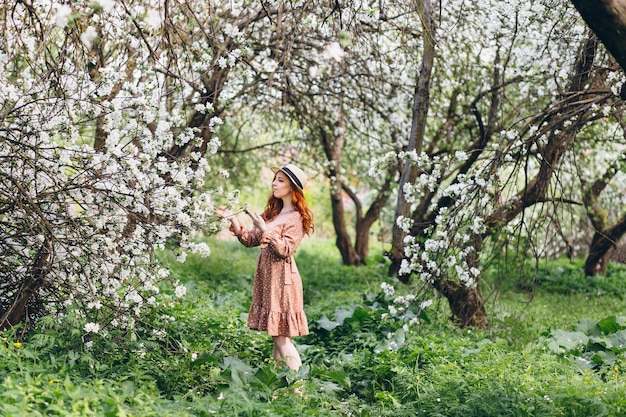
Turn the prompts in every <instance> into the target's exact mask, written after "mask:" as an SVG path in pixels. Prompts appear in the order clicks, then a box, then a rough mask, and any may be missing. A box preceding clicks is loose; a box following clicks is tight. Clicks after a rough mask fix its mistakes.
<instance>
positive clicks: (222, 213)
mask: <svg viewBox="0 0 626 417" xmlns="http://www.w3.org/2000/svg"><path fill="white" fill-rule="evenodd" d="M213 212H214V213H215V214H216V215H217V216H218V217H221V218H222V219H228V218H230V217H233V212H232V210H230V209H227V208H226V207H220V208H215V209H213Z"/></svg>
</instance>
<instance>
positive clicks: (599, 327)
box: [547, 316, 626, 372]
mask: <svg viewBox="0 0 626 417" xmlns="http://www.w3.org/2000/svg"><path fill="white" fill-rule="evenodd" d="M547 343H548V348H549V349H550V350H552V351H553V352H555V353H557V354H559V355H562V356H566V357H571V358H573V359H574V360H575V362H576V363H577V364H578V365H579V366H581V367H585V368H597V367H598V366H600V365H614V364H615V363H616V362H617V361H618V359H620V360H622V361H623V360H624V359H626V354H624V352H626V321H625V320H624V318H621V319H618V318H616V317H615V316H609V317H606V318H605V319H602V320H600V321H595V320H593V319H590V318H585V319H581V320H580V321H579V322H578V324H577V325H576V327H575V329H574V331H565V330H560V329H553V330H551V331H550V332H549V334H548V337H547ZM614 369H615V371H616V372H617V371H618V370H619V367H616V368H614Z"/></svg>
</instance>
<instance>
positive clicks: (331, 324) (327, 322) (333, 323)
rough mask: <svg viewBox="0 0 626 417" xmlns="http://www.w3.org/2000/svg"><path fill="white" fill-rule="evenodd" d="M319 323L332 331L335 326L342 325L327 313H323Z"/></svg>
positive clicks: (323, 327)
mask: <svg viewBox="0 0 626 417" xmlns="http://www.w3.org/2000/svg"><path fill="white" fill-rule="evenodd" d="M317 324H319V326H320V327H321V328H322V329H324V330H328V331H331V330H333V329H334V328H335V327H337V326H340V323H338V322H336V321H332V320H330V319H329V318H328V317H327V316H326V314H324V315H322V317H321V318H320V319H319V320H318V321H317Z"/></svg>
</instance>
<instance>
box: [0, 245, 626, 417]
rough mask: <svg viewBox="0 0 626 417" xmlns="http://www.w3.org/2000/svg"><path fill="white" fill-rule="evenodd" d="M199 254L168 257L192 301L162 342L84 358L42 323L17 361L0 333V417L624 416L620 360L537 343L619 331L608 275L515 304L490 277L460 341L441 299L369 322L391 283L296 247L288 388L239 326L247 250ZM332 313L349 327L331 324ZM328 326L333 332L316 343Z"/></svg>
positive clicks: (110, 347) (615, 281)
mask: <svg viewBox="0 0 626 417" xmlns="http://www.w3.org/2000/svg"><path fill="white" fill-rule="evenodd" d="M210 245H211V247H212V251H213V253H212V255H211V256H210V257H209V258H205V259H201V258H197V257H189V259H188V260H187V262H186V263H185V264H179V263H177V262H176V261H175V260H174V258H173V257H171V256H168V255H167V254H164V255H163V256H164V259H165V260H166V261H167V262H168V263H169V264H170V265H171V270H172V274H173V275H174V276H175V277H177V278H179V279H181V280H182V281H183V282H185V283H186V285H187V286H188V295H187V296H186V297H185V299H184V301H183V302H182V303H180V304H179V305H176V306H175V307H172V308H171V309H169V310H168V311H167V312H166V313H167V314H169V315H170V316H172V317H175V320H174V321H171V322H167V324H166V327H167V330H168V333H169V335H170V338H169V339H168V340H167V341H165V342H164V341H159V340H155V339H152V338H150V337H148V336H145V335H144V336H140V337H139V339H138V340H136V341H135V342H133V343H134V344H132V343H131V344H119V345H116V344H115V343H114V342H110V343H109V344H106V343H103V344H102V345H98V348H97V349H96V348H94V349H93V350H92V351H88V350H85V349H84V348H83V345H82V341H81V334H80V331H77V330H74V331H68V329H67V328H58V327H55V326H54V323H53V322H52V321H45V322H44V324H45V325H46V330H39V331H37V332H35V333H32V334H30V335H28V336H27V337H26V338H25V340H24V341H23V344H22V345H19V343H18V345H15V343H16V342H17V341H18V340H19V339H20V333H19V331H20V329H14V330H12V331H7V332H4V333H0V381H2V390H0V415H1V416H27V415H28V416H30V415H33V416H37V415H46V416H48V415H56V416H83V415H104V416H150V415H160V416H169V415H176V416H212V415H220V416H307V415H310V416H396V417H399V416H422V415H423V416H463V417H469V416H616V417H617V416H622V415H626V384H625V383H624V374H623V372H624V369H626V364H625V363H624V362H625V360H624V356H623V354H620V355H618V359H617V361H615V362H613V363H611V364H610V365H606V364H602V365H600V366H597V367H596V368H594V369H584V368H582V367H579V366H577V364H576V361H574V360H572V359H571V358H569V357H567V356H564V355H558V354H555V353H553V352H552V351H551V350H550V349H549V348H548V347H547V343H546V339H547V336H546V335H548V334H549V332H550V331H551V330H552V329H563V330H573V329H574V327H575V326H576V324H577V323H578V321H579V320H580V319H581V318H585V317H589V318H592V319H594V320H601V319H603V318H605V317H608V316H624V315H626V311H624V304H623V300H622V294H623V293H624V292H625V291H626V289H625V288H624V283H626V273H624V270H623V269H620V268H619V267H615V268H614V269H612V270H610V274H609V275H607V278H605V279H601V278H600V279H598V278H596V279H594V280H595V281H589V280H587V281H586V278H585V277H584V276H583V275H582V274H581V273H580V271H579V268H578V266H579V265H580V264H576V263H574V264H572V265H574V266H570V263H569V261H567V262H565V261H559V262H557V263H556V264H549V265H541V266H540V267H539V269H538V271H537V273H536V274H535V275H536V276H533V277H531V278H527V279H526V281H527V282H530V281H532V282H533V288H532V290H531V289H529V288H528V286H524V291H522V290H520V289H519V288H520V287H519V286H518V285H516V282H517V281H516V280H515V279H512V278H509V277H508V275H507V276H504V278H505V279H504V280H503V277H502V274H503V272H502V271H496V272H494V271H490V272H489V271H488V272H487V273H485V274H484V283H483V287H482V288H481V289H482V292H483V295H484V296H485V298H486V307H487V310H488V315H489V321H490V327H489V328H488V329H486V330H477V329H458V328H457V327H455V326H454V325H453V324H452V323H451V322H450V321H449V310H448V307H447V303H446V301H445V300H443V299H441V298H440V297H436V298H435V302H434V303H433V305H432V306H431V307H430V308H429V309H428V310H427V317H428V319H429V321H428V320H422V321H421V324H420V325H419V326H418V327H414V328H412V329H411V330H410V331H409V332H407V333H405V332H404V330H402V328H401V325H400V324H398V323H396V322H394V321H391V320H381V319H380V314H381V313H382V312H383V311H384V309H385V308H386V307H385V301H384V300H383V299H382V298H381V297H380V284H381V283H382V282H391V280H390V279H388V278H387V277H386V265H385V264H384V263H383V262H382V260H381V259H371V260H370V262H369V264H368V266H366V267H359V268H356V267H345V266H342V265H341V259H340V257H339V255H338V253H337V252H336V250H335V249H334V247H333V244H332V242H329V241H324V240H321V239H306V240H305V241H304V243H303V245H302V246H301V247H300V249H299V250H298V253H297V254H296V260H297V263H298V267H299V269H300V272H301V274H302V276H303V282H304V288H305V304H306V305H305V309H306V312H307V315H308V318H309V324H310V327H311V334H310V335H308V336H306V337H301V338H297V343H298V346H299V349H300V350H301V353H302V357H303V360H304V366H303V368H302V370H301V371H300V372H299V373H298V374H295V373H293V372H291V371H288V370H286V369H283V368H280V367H277V366H276V365H275V364H274V363H273V361H271V360H270V359H269V358H270V357H271V352H272V343H271V339H270V338H269V337H268V336H267V335H265V334H263V333H260V332H254V331H251V330H248V329H247V328H246V325H245V317H246V313H247V310H248V307H249V302H250V301H249V300H250V294H251V288H252V278H253V274H254V267H255V262H256V256H257V254H258V252H257V250H256V249H246V248H243V247H242V246H241V245H239V244H238V242H235V241H232V240H229V241H218V240H211V242H210ZM506 274H508V273H506ZM506 274H505V275H506ZM511 274H512V273H511ZM511 276H512V275H511ZM502 281H503V282H502ZM498 282H501V283H500V284H497V283H498ZM396 287H397V293H398V294H407V293H409V292H410V291H412V290H413V289H412V288H411V287H407V286H403V285H401V284H396ZM338 309H339V310H342V311H344V312H347V313H346V315H345V316H346V317H345V319H343V320H337V317H336V316H335V313H336V311H337V310H338ZM323 316H325V317H327V318H328V319H329V320H331V321H333V320H337V322H338V323H339V322H341V324H340V325H337V326H336V327H335V328H333V329H332V330H326V328H325V327H324V326H323V325H321V324H320V323H319V322H318V320H320V319H321V318H322V317H323ZM390 342H394V343H395V345H394V344H390ZM140 345H141V346H142V350H141V352H142V353H141V354H140V355H138V354H137V353H134V351H137V347H138V346H140ZM390 346H391V347H392V349H389V347H390ZM294 386H297V387H298V388H299V389H300V390H301V391H302V392H303V396H302V397H301V396H299V395H295V394H294V393H293V391H292V388H293V387H294Z"/></svg>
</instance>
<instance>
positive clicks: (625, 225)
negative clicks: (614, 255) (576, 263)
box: [585, 215, 626, 276]
mask: <svg viewBox="0 0 626 417" xmlns="http://www.w3.org/2000/svg"><path fill="white" fill-rule="evenodd" d="M624 234H626V215H624V216H623V217H622V218H621V219H620V221H619V222H617V223H615V224H614V225H613V226H612V227H611V228H609V229H607V230H596V232H595V233H594V235H593V239H592V240H591V244H590V245H589V254H588V255H587V259H586V260H585V274H586V275H588V276H592V275H596V274H605V273H606V266H607V263H608V261H609V251H610V250H611V248H613V247H614V246H615V245H616V244H617V242H618V241H619V240H620V239H621V238H622V236H624Z"/></svg>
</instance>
